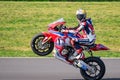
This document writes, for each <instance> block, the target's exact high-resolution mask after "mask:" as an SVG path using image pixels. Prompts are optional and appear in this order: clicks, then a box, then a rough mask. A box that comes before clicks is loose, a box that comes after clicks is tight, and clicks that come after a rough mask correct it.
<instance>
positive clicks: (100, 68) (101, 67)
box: [80, 57, 106, 80]
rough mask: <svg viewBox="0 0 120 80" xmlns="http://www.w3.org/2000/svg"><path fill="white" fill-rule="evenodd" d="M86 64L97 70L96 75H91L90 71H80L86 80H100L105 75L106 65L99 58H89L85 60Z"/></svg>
mask: <svg viewBox="0 0 120 80" xmlns="http://www.w3.org/2000/svg"><path fill="white" fill-rule="evenodd" d="M84 62H85V63H87V64H88V65H90V66H92V67H94V68H95V70H96V71H95V74H90V73H89V72H88V71H85V70H83V69H80V73H81V75H82V76H83V78H84V79H85V80H100V79H102V77H103V76H104V74H105V70H106V69H105V64H104V63H103V61H102V60H101V59H100V58H98V57H88V58H86V59H85V60H84ZM91 63H92V64H91Z"/></svg>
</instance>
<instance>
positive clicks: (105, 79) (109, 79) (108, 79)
mask: <svg viewBox="0 0 120 80" xmlns="http://www.w3.org/2000/svg"><path fill="white" fill-rule="evenodd" d="M102 80H120V78H104V79H102Z"/></svg>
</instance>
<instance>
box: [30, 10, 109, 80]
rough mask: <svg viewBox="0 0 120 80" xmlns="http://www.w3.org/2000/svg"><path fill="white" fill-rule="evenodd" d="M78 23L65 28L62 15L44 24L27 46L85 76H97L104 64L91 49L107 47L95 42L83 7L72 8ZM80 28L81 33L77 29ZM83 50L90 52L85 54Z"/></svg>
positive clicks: (95, 78)
mask: <svg viewBox="0 0 120 80" xmlns="http://www.w3.org/2000/svg"><path fill="white" fill-rule="evenodd" d="M76 17H77V19H78V22H79V25H78V26H77V27H75V28H67V27H66V26H65V23H66V22H65V21H64V19H63V18H61V19H59V20H57V21H54V22H53V23H51V24H49V25H48V32H42V33H39V34H37V35H36V36H34V37H33V39H32V41H31V48H32V50H33V52H34V53H36V54H37V55H40V56H46V55H48V54H50V53H51V52H52V51H53V49H54V53H55V54H54V56H55V57H56V58H57V59H60V60H62V61H64V62H66V63H68V64H70V65H73V66H74V67H76V68H79V69H80V73H81V75H82V76H83V78H84V79H85V80H100V79H101V78H102V77H103V76H104V74H105V64H104V62H103V61H102V60H101V59H100V58H99V57H95V56H93V53H92V51H100V50H109V48H107V47H106V46H104V45H102V44H96V43H95V40H96V35H95V31H94V27H93V25H92V21H91V19H90V18H89V19H86V11H85V10H82V9H79V10H77V11H76ZM80 31H83V34H81V33H79V32H80ZM84 51H86V52H88V53H89V54H90V56H89V57H85V53H84Z"/></svg>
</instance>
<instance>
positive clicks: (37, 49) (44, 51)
mask: <svg viewBox="0 0 120 80" xmlns="http://www.w3.org/2000/svg"><path fill="white" fill-rule="evenodd" d="M44 38H45V36H44V35H43V34H42V33H40V34H37V35H36V36H34V37H33V39H32V41H31V48H32V50H33V52H34V53H36V54H37V55H39V56H45V55H48V54H50V53H51V52H52V50H53V48H54V43H53V42H50V41H48V42H46V43H44V44H42V40H43V39H44Z"/></svg>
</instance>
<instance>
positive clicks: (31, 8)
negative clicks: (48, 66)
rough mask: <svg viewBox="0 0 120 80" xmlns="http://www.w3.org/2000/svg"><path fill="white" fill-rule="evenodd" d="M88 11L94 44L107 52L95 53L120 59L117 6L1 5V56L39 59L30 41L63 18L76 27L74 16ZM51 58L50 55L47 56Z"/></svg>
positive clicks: (68, 4) (14, 3)
mask: <svg viewBox="0 0 120 80" xmlns="http://www.w3.org/2000/svg"><path fill="white" fill-rule="evenodd" d="M79 8H84V9H86V10H87V16H88V17H91V18H92V20H93V24H94V27H95V31H96V35H97V40H96V43H102V44H104V45H106V46H108V47H109V48H110V49H111V50H110V51H103V52H95V54H96V55H98V56H103V57H120V2H4V1H1V2H0V56H1V57H38V56H37V55H35V54H34V53H33V52H32V50H31V48H30V41H31V39H32V37H33V36H34V35H35V34H37V33H39V32H43V31H47V25H48V24H49V23H51V22H53V21H54V20H57V19H59V18H61V17H63V18H64V19H65V20H66V22H67V24H66V25H67V26H70V27H73V26H76V25H77V24H78V23H77V20H76V16H75V12H76V10H77V9H79ZM49 56H52V55H49Z"/></svg>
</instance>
